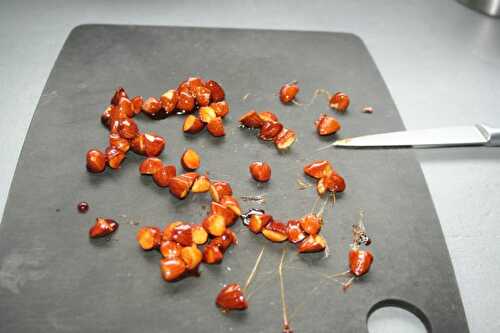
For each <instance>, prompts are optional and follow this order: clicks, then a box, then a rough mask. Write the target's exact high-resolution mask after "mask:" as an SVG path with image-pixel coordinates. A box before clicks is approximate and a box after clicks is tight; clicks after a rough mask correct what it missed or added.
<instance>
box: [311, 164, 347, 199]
mask: <svg viewBox="0 0 500 333" xmlns="http://www.w3.org/2000/svg"><path fill="white" fill-rule="evenodd" d="M304 173H305V174H306V175H308V176H311V177H313V178H314V179H317V180H318V182H317V184H316V190H317V191H318V194H320V195H322V194H324V193H325V192H326V191H330V192H332V193H339V192H344V190H345V181H344V178H343V177H342V176H341V175H339V174H338V173H337V172H335V171H334V170H333V168H332V165H331V164H330V162H329V161H326V160H322V161H315V162H313V163H311V164H308V165H306V166H305V167H304Z"/></svg>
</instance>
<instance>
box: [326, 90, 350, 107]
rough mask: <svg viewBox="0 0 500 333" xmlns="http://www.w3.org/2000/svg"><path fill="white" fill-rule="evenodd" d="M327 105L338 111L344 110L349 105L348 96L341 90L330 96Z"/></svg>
mask: <svg viewBox="0 0 500 333" xmlns="http://www.w3.org/2000/svg"><path fill="white" fill-rule="evenodd" d="M329 105H330V107H331V108H332V109H335V110H337V111H338V112H345V111H346V110H347V108H348V107H349V96H347V95H346V94H344V93H343V92H338V93H336V94H335V95H333V96H332V97H331V98H330V101H329Z"/></svg>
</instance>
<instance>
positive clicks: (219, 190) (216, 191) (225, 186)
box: [210, 180, 233, 202]
mask: <svg viewBox="0 0 500 333" xmlns="http://www.w3.org/2000/svg"><path fill="white" fill-rule="evenodd" d="M232 194H233V189H232V188H231V185H229V183H228V182H224V181H220V180H215V181H212V182H211V186H210V195H211V197H212V200H213V201H215V202H219V201H220V199H221V198H222V197H223V196H225V195H232Z"/></svg>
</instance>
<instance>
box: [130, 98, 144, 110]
mask: <svg viewBox="0 0 500 333" xmlns="http://www.w3.org/2000/svg"><path fill="white" fill-rule="evenodd" d="M130 101H131V102H132V109H133V111H134V114H139V113H141V111H142V104H143V103H144V98H142V96H135V97H133V98H132V99H131V100H130Z"/></svg>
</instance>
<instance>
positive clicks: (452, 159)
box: [0, 0, 500, 332]
mask: <svg viewBox="0 0 500 333" xmlns="http://www.w3.org/2000/svg"><path fill="white" fill-rule="evenodd" d="M228 13H230V15H228ZM83 23H117V24H145V25H146V24H147V25H188V26H208V27H239V28H269V29H293V30H321V31H346V32H352V33H355V34H357V35H358V36H360V37H361V38H362V39H363V41H364V42H365V43H366V45H367V47H368V49H369V50H370V52H371V54H372V56H373V58H374V60H375V62H376V63H377V65H378V68H379V70H380V71H381V73H382V76H383V77H384V79H385V81H386V83H387V85H388V87H389V89H390V91H391V94H392V96H393V98H394V100H395V102H396V104H397V106H398V109H399V112H400V114H401V116H402V118H403V121H404V123H405V126H406V127H407V128H408V129H417V128H425V127H436V126H447V125H468V124H472V123H476V122H479V121H481V122H484V123H488V124H492V125H495V126H500V112H499V111H498V107H499V105H500V102H498V88H499V87H500V20H498V19H493V18H489V17H486V16H484V15H481V14H479V13H476V12H473V11H471V10H469V9H467V8H465V7H463V6H461V5H460V4H458V3H456V2H454V1H452V0H439V1H438V0H436V1H417V0H414V1H405V2H400V1H396V0H394V1H378V2H373V1H344V2H341V1H316V2H299V1H287V2H284V1H277V2H274V3H268V2H266V1H249V2H246V3H236V2H231V1H205V2H203V3H196V2H189V1H184V2H182V3H181V2H160V1H158V2H149V3H140V6H139V5H138V4H137V3H135V2H133V1H128V0H122V1H120V2H106V3H104V2H100V1H85V2H83V1H82V2H76V1H74V2H68V1H44V2H35V1H16V2H8V3H7V1H5V2H2V3H0V49H2V50H3V52H2V53H0V77H1V78H2V79H1V80H0V100H2V102H3V108H2V115H3V120H2V121H1V122H0V133H1V134H0V138H1V140H2V144H1V145H0V213H3V208H4V205H5V200H6V198H7V194H8V191H9V186H10V182H11V180H12V176H13V173H14V169H15V166H16V163H17V159H18V156H19V152H20V150H21V147H22V143H23V140H24V137H25V135H26V132H27V130H28V126H29V123H30V119H31V116H32V114H33V111H34V109H35V106H36V103H37V101H38V99H39V97H40V94H41V91H42V89H43V86H44V84H45V81H46V79H47V77H48V75H49V72H50V70H51V68H52V65H53V63H54V61H55V59H56V56H57V54H58V53H59V51H60V49H61V47H62V44H63V43H64V40H65V38H66V37H67V35H68V34H69V32H70V31H71V29H72V28H74V27H75V26H77V25H79V24H83ZM298 47H300V45H298ZM325 57H328V55H327V54H325ZM297 65H298V66H300V64H297ZM375 112H376V111H375ZM54 149H55V148H54ZM472 155H474V156H473V158H471V154H467V157H465V154H462V150H461V149H454V150H435V151H429V150H427V151H420V152H418V156H419V159H420V161H421V164H422V169H423V171H424V174H425V177H426V180H427V183H428V186H429V189H430V191H431V194H432V197H433V200H434V203H435V206H436V210H437V213H438V215H439V218H440V221H441V225H442V228H443V232H444V234H445V238H446V242H447V245H448V248H449V251H450V256H451V258H452V261H453V264H454V269H455V272H456V277H457V280H458V284H459V287H460V290H461V294H462V299H463V303H464V307H465V311H466V314H467V318H468V321H469V327H470V330H471V332H491V331H495V330H498V329H500V320H499V319H498V316H496V313H497V308H498V307H499V305H500V301H499V300H500V297H498V296H499V295H500V292H499V291H498V286H499V283H498V282H497V278H496V277H497V276H498V274H499V273H500V266H499V265H498V264H488V262H493V263H495V262H496V260H495V258H496V257H497V256H498V255H500V242H498V240H499V238H500V231H498V230H499V229H498V228H497V227H496V224H495V222H497V221H498V216H499V215H500V195H498V194H497V192H496V191H495V190H496V189H497V188H498V187H499V186H500V177H499V175H498V170H500V150H498V149H491V150H488V151H487V152H486V153H483V152H481V153H479V152H478V153H477V154H472ZM422 274H425V272H422ZM386 331H387V330H386Z"/></svg>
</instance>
